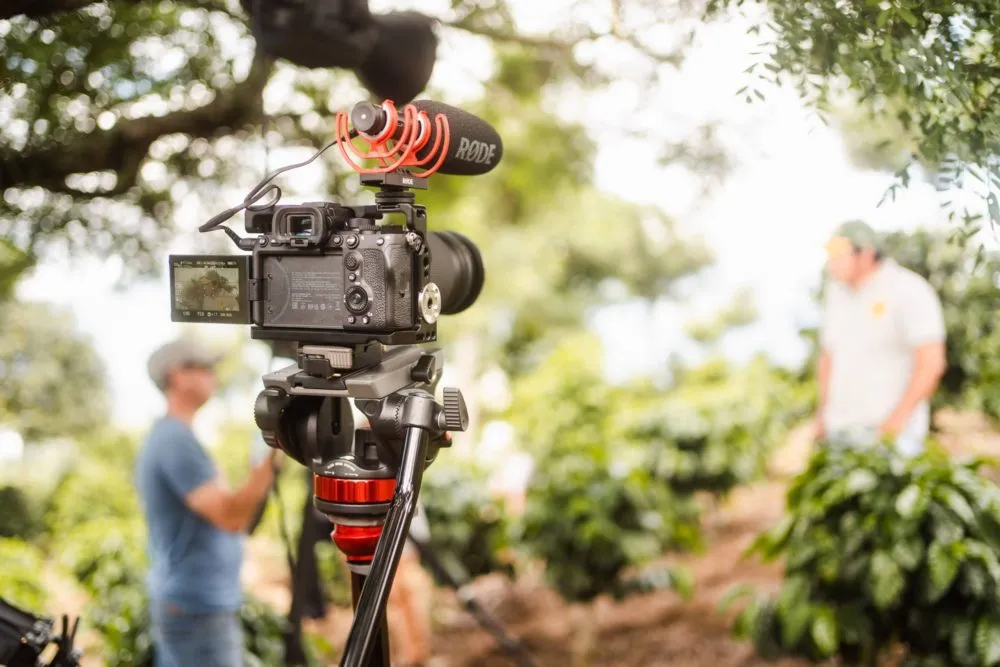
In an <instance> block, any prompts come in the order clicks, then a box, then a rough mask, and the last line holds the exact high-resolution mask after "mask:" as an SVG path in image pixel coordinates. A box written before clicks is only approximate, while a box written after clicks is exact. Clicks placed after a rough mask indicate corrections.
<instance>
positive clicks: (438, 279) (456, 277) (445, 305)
mask: <svg viewBox="0 0 1000 667" xmlns="http://www.w3.org/2000/svg"><path fill="white" fill-rule="evenodd" d="M427 242H428V244H429V246H430V251H431V282H433V283H435V284H436V285H437V286H438V288H439V289H440V290H441V313H442V314H444V315H454V314H455V313H460V312H462V311H463V310H465V309H466V308H468V307H469V306H471V305H472V304H473V303H475V302H476V299H477V298H478V297H479V293H480V292H481V291H482V289H483V281H484V280H485V279H486V272H485V269H484V268H483V258H482V255H480V254H479V249H478V248H477V247H476V246H475V244H474V243H473V242H472V241H470V240H469V239H468V238H467V237H465V236H463V235H462V234H459V233H458V232H431V233H430V234H428V235H427Z"/></svg>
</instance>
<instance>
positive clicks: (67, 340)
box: [0, 301, 108, 443]
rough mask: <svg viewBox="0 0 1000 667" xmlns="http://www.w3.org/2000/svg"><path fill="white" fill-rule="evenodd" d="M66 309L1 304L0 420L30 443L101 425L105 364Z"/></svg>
mask: <svg viewBox="0 0 1000 667" xmlns="http://www.w3.org/2000/svg"><path fill="white" fill-rule="evenodd" d="M72 322H73V320H72V317H71V316H70V315H69V313H67V312H66V311H64V310H62V309H59V308H56V307H53V306H49V305H45V304H40V303H21V302H17V301H11V302H7V303H4V304H3V305H2V307H0V424H2V425H3V426H5V427H7V428H11V429H13V430H15V431H17V432H18V433H20V434H21V436H22V437H23V438H24V440H25V441H26V442H28V443H31V442H34V441H38V440H41V439H44V438H54V437H59V436H80V435H83V434H86V433H87V432H88V431H93V430H96V429H97V428H98V427H100V426H102V425H104V424H105V423H106V422H107V418H108V398H107V389H106V380H105V375H104V368H103V367H102V365H101V362H100V359H99V357H98V356H97V353H96V352H95V351H94V349H93V347H92V345H91V342H90V340H89V339H88V338H87V337H85V336H82V335H81V334H79V333H78V332H77V331H75V330H74V327H73V324H72Z"/></svg>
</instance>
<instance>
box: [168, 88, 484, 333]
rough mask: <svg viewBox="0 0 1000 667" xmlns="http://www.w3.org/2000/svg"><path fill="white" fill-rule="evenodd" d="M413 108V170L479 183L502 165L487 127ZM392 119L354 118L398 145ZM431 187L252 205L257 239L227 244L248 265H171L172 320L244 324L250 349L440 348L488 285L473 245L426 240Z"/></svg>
mask: <svg viewBox="0 0 1000 667" xmlns="http://www.w3.org/2000/svg"><path fill="white" fill-rule="evenodd" d="M411 106H413V107H415V108H417V109H418V113H420V112H423V114H424V115H423V118H425V119H426V120H418V121H417V126H416V127H414V128H413V129H412V130H409V131H408V132H409V133H411V134H414V137H416V138H417V139H415V141H419V137H420V136H422V137H423V139H422V142H419V143H414V144H413V145H412V146H411V147H410V153H411V154H413V155H414V157H413V159H412V161H413V162H420V161H424V162H429V161H430V160H431V159H433V158H438V162H439V165H438V168H439V170H440V171H442V172H444V173H449V172H450V173H476V172H477V171H486V170H489V169H491V168H492V167H493V166H494V165H495V164H496V163H497V162H498V161H499V159H500V155H501V154H502V150H503V149H502V144H501V142H500V138H499V136H498V135H497V134H496V132H495V131H494V130H493V129H492V128H490V127H489V126H488V125H486V124H485V123H484V122H483V121H480V120H479V119H477V118H475V117H474V116H471V115H470V114H467V113H465V112H463V111H460V110H458V109H454V108H453V107H447V106H446V105H443V104H439V103H432V102H418V103H416V104H415V105H411ZM427 110H431V111H438V113H439V114H440V113H441V110H443V111H444V113H446V114H447V115H448V116H450V117H451V118H450V119H449V120H450V127H453V126H456V125H457V126H458V128H459V129H460V130H464V133H459V135H458V136H457V141H452V139H454V138H456V137H454V135H453V133H451V132H449V133H448V134H449V136H448V137H447V138H445V137H443V136H442V134H443V133H442V132H441V131H440V130H438V131H437V132H435V127H434V126H433V125H432V124H431V121H430V119H429V116H428V115H427V113H426V111H427ZM390 115H397V112H395V110H394V109H393V108H392V107H391V106H387V105H383V106H382V107H376V106H375V105H371V104H368V103H361V104H358V105H356V106H355V108H354V110H353V111H352V113H351V117H352V120H354V121H355V125H356V127H357V126H358V125H359V124H360V126H361V127H363V128H365V131H364V132H363V136H365V137H369V138H372V139H380V138H381V137H390V136H391V135H392V134H396V135H397V136H399V135H400V134H402V132H401V131H397V132H395V133H393V132H391V131H387V128H389V129H390V130H391V128H390V121H391V118H390ZM419 117H420V116H418V118H419ZM397 124H398V120H397ZM470 125H471V127H470ZM484 128H485V129H484ZM342 129H343V128H342ZM359 133H361V132H359ZM435 135H436V137H435ZM470 135H471V136H473V137H474V138H472V139H470ZM435 138H436V141H435ZM399 139H400V140H403V141H406V140H407V138H406V137H399ZM341 140H344V138H342V139H341ZM445 142H447V143H448V144H449V146H448V147H445V146H444V143H445ZM473 142H475V146H473ZM431 143H436V144H437V145H438V148H437V149H436V151H435V150H434V148H433V146H429V145H428V144H431ZM421 154H422V157H421ZM383 159H384V158H383ZM426 176H427V172H423V173H421V174H419V175H414V174H411V173H408V172H407V171H405V170H404V168H400V167H397V168H396V169H393V170H391V171H386V170H384V169H377V170H375V171H374V172H372V171H366V172H362V174H361V182H362V184H363V185H366V186H369V187H375V188H378V192H377V193H376V195H375V203H374V204H368V205H342V204H339V203H336V202H330V201H324V202H306V203H302V204H292V205H278V204H276V203H275V204H271V205H268V206H263V207H260V206H254V205H252V204H247V205H246V206H245V208H246V212H245V216H244V217H245V219H244V227H245V229H246V231H247V232H248V233H250V234H255V235H256V237H255V238H242V239H241V238H239V237H234V236H233V234H231V237H233V238H234V241H235V243H236V245H237V247H239V248H240V249H243V250H249V251H250V253H251V254H250V255H249V256H247V255H244V256H234V255H173V256H171V258H170V285H171V302H172V304H173V308H172V319H173V320H174V321H177V322H216V323H219V322H225V323H233V324H251V325H253V326H252V328H251V335H252V337H254V338H257V339H265V340H284V341H296V342H299V343H310V344H317V345H356V344H364V343H368V342H373V341H375V342H379V343H383V344H386V345H399V344H413V343H426V342H430V341H434V340H436V338H437V320H438V317H439V316H440V315H441V314H445V315H449V314H454V313H459V312H462V311H463V310H465V309H466V308H468V307H469V306H471V305H472V304H473V303H474V302H475V300H476V298H477V297H478V296H479V293H480V291H481V289H482V286H483V281H484V278H485V274H484V268H483V261H482V257H481V255H480V253H479V250H478V249H477V248H476V246H475V245H474V244H473V243H472V242H471V241H470V240H469V239H468V238H466V237H465V236H463V235H462V234H459V233H457V232H453V231H444V232H428V229H427V227H428V220H427V211H426V209H425V208H424V207H423V206H421V205H418V204H415V203H414V197H413V194H412V192H410V190H414V189H426V187H427V179H426ZM255 192H256V194H259V195H262V194H264V192H263V191H260V190H259V188H258V191H255ZM254 194H255V193H251V196H253V195H254ZM222 215H225V214H222ZM230 215H231V213H230ZM217 217H218V216H217ZM226 217H228V216H226ZM211 228H217V225H214V224H213V225H212V227H211ZM224 229H225V228H224ZM225 231H226V232H227V233H230V232H231V230H229V229H225Z"/></svg>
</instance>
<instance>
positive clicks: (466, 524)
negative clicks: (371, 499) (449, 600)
mask: <svg viewBox="0 0 1000 667" xmlns="http://www.w3.org/2000/svg"><path fill="white" fill-rule="evenodd" d="M442 463H443V462H438V463H437V464H436V465H434V466H431V467H430V468H428V470H427V473H426V475H425V476H424V481H423V483H422V485H421V489H420V500H421V502H422V504H423V507H424V510H425V511H426V513H427V523H428V524H429V525H430V534H431V538H430V545H431V548H432V549H433V550H434V552H435V554H436V555H437V556H438V557H439V558H440V559H441V561H442V563H443V564H444V566H445V567H446V568H447V569H448V570H449V571H450V572H452V573H453V574H454V575H455V576H456V579H457V580H458V581H464V580H466V579H468V578H475V577H480V576H483V575H486V574H489V573H491V572H503V573H504V574H507V575H510V574H512V573H513V567H512V565H511V563H510V562H509V560H508V559H506V558H505V557H506V556H508V554H507V553H506V552H507V547H508V528H509V526H508V521H507V517H506V514H505V513H504V507H503V501H502V500H499V499H496V498H492V497H491V496H490V494H489V490H488V489H487V479H486V475H485V473H484V472H483V471H482V470H479V469H477V468H475V467H474V466H469V465H465V464H463V465H461V467H459V466H458V465H456V464H455V463H448V464H444V465H442ZM438 583H444V582H438Z"/></svg>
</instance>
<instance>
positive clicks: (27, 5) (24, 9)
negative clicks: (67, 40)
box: [0, 0, 94, 19]
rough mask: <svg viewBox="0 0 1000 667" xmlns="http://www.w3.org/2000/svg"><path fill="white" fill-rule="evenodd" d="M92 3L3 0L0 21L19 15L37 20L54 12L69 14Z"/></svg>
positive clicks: (84, 0)
mask: <svg viewBox="0 0 1000 667" xmlns="http://www.w3.org/2000/svg"><path fill="white" fill-rule="evenodd" d="M93 2H94V0H4V2H3V3H2V4H0V19H9V18H11V17H13V16H20V15H24V16H27V17H28V18H39V17H41V16H47V15H49V14H55V13H56V12H71V11H74V10H77V9H80V8H81V7H85V6H87V5H89V4H92V3H93Z"/></svg>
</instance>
